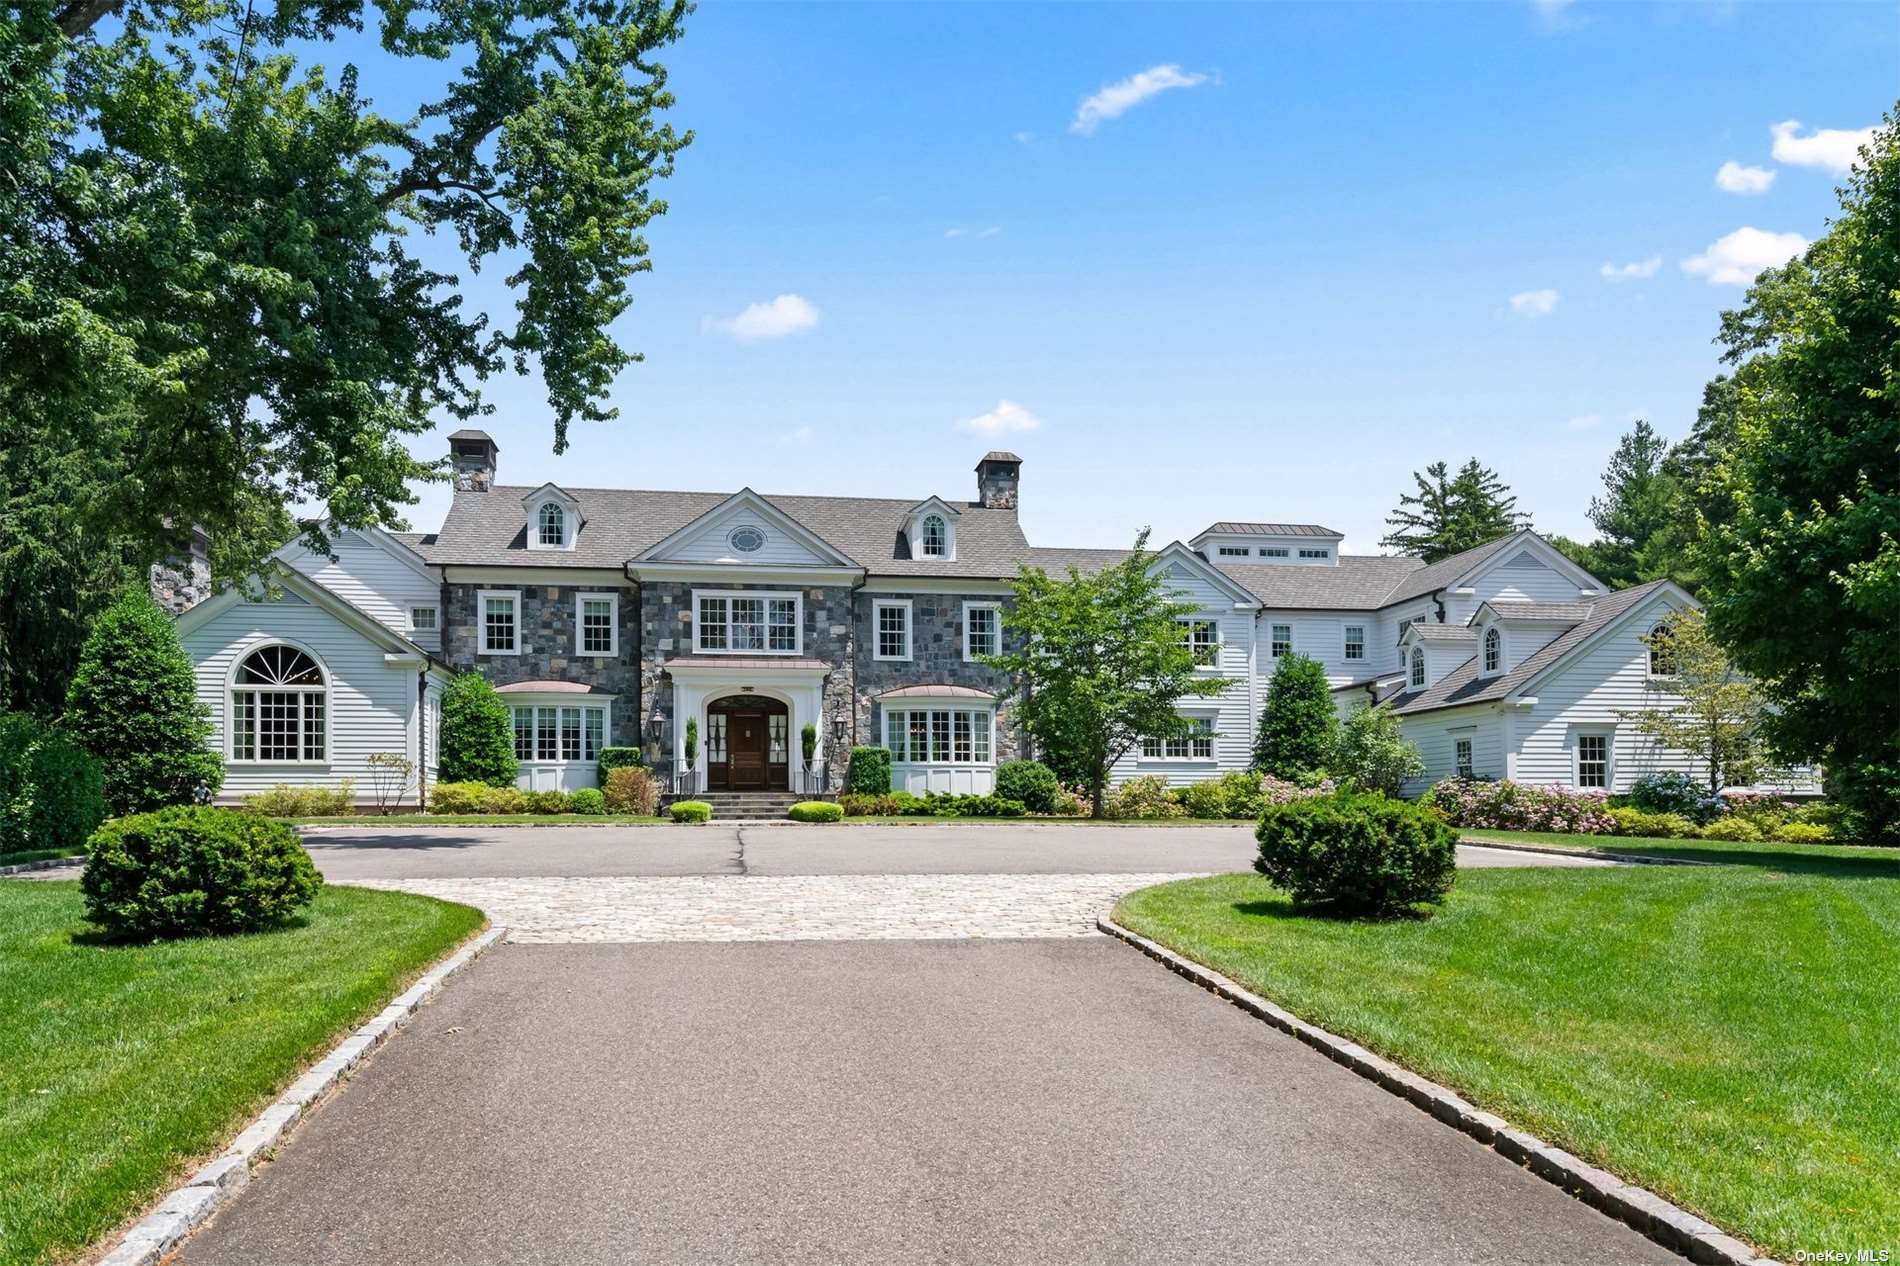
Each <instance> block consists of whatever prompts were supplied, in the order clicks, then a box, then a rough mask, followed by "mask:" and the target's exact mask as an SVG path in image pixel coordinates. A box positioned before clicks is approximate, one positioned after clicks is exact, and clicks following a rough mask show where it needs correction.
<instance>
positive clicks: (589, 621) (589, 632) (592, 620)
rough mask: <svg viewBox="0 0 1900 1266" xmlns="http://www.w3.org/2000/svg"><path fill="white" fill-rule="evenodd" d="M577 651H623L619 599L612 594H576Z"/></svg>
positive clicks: (575, 649)
mask: <svg viewBox="0 0 1900 1266" xmlns="http://www.w3.org/2000/svg"><path fill="white" fill-rule="evenodd" d="M574 653H575V654H577V655H595V656H598V655H617V654H619V653H620V599H619V598H618V597H617V596H616V595H614V594H611V593H582V594H576V595H574Z"/></svg>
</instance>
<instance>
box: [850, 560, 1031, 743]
mask: <svg viewBox="0 0 1900 1266" xmlns="http://www.w3.org/2000/svg"><path fill="white" fill-rule="evenodd" d="M880 598H883V599H895V600H897V601H901V602H909V603H910V623H911V629H910V656H911V657H910V658H909V659H907V660H889V659H877V658H874V652H873V647H874V646H875V645H876V636H877V625H876V623H875V621H876V606H875V603H876V601H877V600H878V599H880ZM966 602H994V603H997V604H998V605H999V606H1006V605H1008V603H1007V600H1006V599H1003V598H1000V597H998V596H997V595H996V594H993V593H892V594H868V593H860V594H858V596H857V610H856V622H857V630H858V634H857V642H858V657H857V662H856V666H855V667H856V683H855V686H856V688H855V691H854V700H853V716H854V717H855V720H856V739H855V741H856V742H858V743H869V744H875V743H878V742H880V741H881V739H880V734H879V729H878V715H877V697H878V696H879V695H881V694H883V693H884V692H885V691H887V690H895V689H897V688H898V687H900V686H970V687H973V688H975V689H977V690H982V691H985V692H987V693H989V694H992V695H996V696H997V697H999V698H1001V697H1002V696H1004V695H1005V694H1006V693H1007V692H1008V691H1009V688H1010V683H1009V678H1008V677H1007V676H1006V675H1004V674H1003V673H1000V672H998V671H997V670H996V669H994V668H991V667H990V666H989V665H988V664H977V663H970V662H968V661H966V660H965V659H964V658H963V604H964V603H966ZM1005 645H1006V646H1008V645H1010V643H1008V642H1005ZM1006 711H1007V710H1006V709H1001V708H999V709H998V715H997V718H996V760H997V762H998V763H999V764H1000V763H1001V762H1003V761H1006V760H1012V759H1014V758H1015V757H1016V755H1017V753H1018V752H1020V751H1021V749H1022V739H1021V735H1020V734H1018V733H1017V732H1016V729H1015V727H1014V726H1011V725H1009V724H1007V723H1006V715H1005V714H1006Z"/></svg>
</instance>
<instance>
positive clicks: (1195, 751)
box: [1141, 717, 1214, 760]
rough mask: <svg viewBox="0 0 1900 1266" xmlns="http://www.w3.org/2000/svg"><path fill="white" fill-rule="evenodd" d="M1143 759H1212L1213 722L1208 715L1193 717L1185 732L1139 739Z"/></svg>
mask: <svg viewBox="0 0 1900 1266" xmlns="http://www.w3.org/2000/svg"><path fill="white" fill-rule="evenodd" d="M1141 755H1142V759H1144V760H1213V759H1214V722H1213V719H1212V718H1210V717H1194V718H1192V719H1191V720H1190V721H1189V722H1188V731H1187V733H1185V734H1175V735H1171V736H1169V737H1167V738H1155V737H1154V736H1153V735H1150V736H1148V737H1147V738H1144V739H1142V740H1141Z"/></svg>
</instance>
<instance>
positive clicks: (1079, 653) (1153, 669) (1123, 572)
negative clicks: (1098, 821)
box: [983, 529, 1233, 818]
mask: <svg viewBox="0 0 1900 1266" xmlns="http://www.w3.org/2000/svg"><path fill="white" fill-rule="evenodd" d="M1153 563H1154V555H1152V554H1150V553H1149V552H1148V533H1147V531H1146V530H1145V529H1144V530H1143V531H1142V533H1141V535H1140V536H1139V537H1137V538H1136V540H1135V548H1134V550H1133V552H1131V553H1130V554H1129V556H1128V557H1127V558H1126V559H1124V560H1123V561H1121V562H1119V563H1117V564H1115V565H1114V566H1113V567H1106V568H1103V569H1102V570H1101V571H1098V572H1096V573H1094V574H1093V575H1087V576H1085V575H1083V574H1082V573H1080V572H1079V571H1077V570H1076V569H1075V568H1074V567H1071V568H1069V574H1068V577H1067V579H1063V580H1052V579H1050V577H1049V575H1048V574H1047V573H1046V572H1044V571H1043V570H1042V569H1041V568H1039V567H1024V568H1023V569H1022V571H1021V572H1020V573H1019V574H1018V575H1017V577H1016V603H1015V606H1014V607H1013V608H1006V609H1005V610H1004V612H1003V627H1004V628H1005V629H1007V630H1009V631H1010V632H1011V633H1012V634H1014V635H1015V636H1014V637H1012V638H1011V639H1010V640H1011V643H1012V644H1013V645H1016V646H1019V647H1020V648H1021V649H1020V650H1017V651H1014V652H1011V653H1009V654H1005V655H986V656H984V657H983V662H984V663H987V664H990V665H991V666H993V667H996V668H1000V669H1002V670H1003V671H1004V672H1006V673H1009V674H1010V675H1011V677H1012V678H1013V679H1014V682H1015V687H1016V698H1017V701H1018V702H1017V705H1016V707H1017V711H1016V715H1017V717H1018V718H1019V719H1020V720H1021V722H1022V725H1023V728H1024V729H1025V730H1027V731H1028V732H1029V733H1030V734H1031V735H1032V736H1033V737H1034V738H1035V740H1036V743H1037V746H1038V748H1039V749H1040V750H1041V751H1042V752H1043V753H1044V759H1045V760H1046V761H1047V762H1048V763H1049V764H1050V765H1052V766H1054V767H1056V768H1058V769H1068V770H1073V771H1075V772H1076V773H1078V774H1080V775H1082V781H1083V782H1084V783H1085V784H1086V785H1087V786H1088V789H1089V803H1090V812H1091V815H1092V816H1094V817H1098V818H1099V817H1101V816H1102V815H1103V808H1104V804H1103V801H1104V798H1105V797H1104V794H1103V792H1104V788H1106V787H1107V785H1108V772H1109V770H1110V769H1111V768H1112V767H1113V766H1114V764H1115V762H1116V761H1117V760H1119V759H1121V757H1123V756H1124V755H1126V754H1127V753H1128V752H1130V751H1132V750H1133V749H1134V747H1135V745H1136V744H1138V743H1140V742H1141V740H1142V739H1143V738H1174V737H1179V736H1181V735H1183V734H1186V733H1187V731H1188V729H1189V727H1190V723H1189V722H1188V721H1187V719H1186V718H1184V717H1182V716H1181V715H1180V714H1179V713H1177V712H1176V711H1175V705H1176V704H1177V703H1179V702H1180V701H1181V700H1182V699H1185V698H1191V697H1199V696H1204V695H1213V694H1219V693H1220V692H1221V691H1222V690H1224V689H1226V688H1227V687H1228V686H1229V685H1231V684H1233V683H1231V682H1229V681H1227V680H1225V679H1223V678H1218V677H1207V676H1204V675H1202V674H1201V673H1200V672H1199V671H1198V670H1197V669H1196V666H1195V661H1194V654H1193V652H1192V651H1191V650H1190V649H1189V648H1188V645H1187V642H1186V640H1185V639H1184V638H1183V637H1182V630H1181V625H1180V624H1179V623H1178V621H1179V620H1181V619H1183V618H1185V617H1187V616H1190V615H1192V614H1194V613H1195V611H1196V610H1197V609H1198V608H1196V607H1194V606H1193V605H1191V604H1188V603H1184V602H1179V601H1176V600H1175V599H1176V595H1175V594H1174V592H1173V591H1172V590H1171V589H1169V588H1168V584H1167V581H1166V579H1165V577H1163V576H1161V575H1158V574H1157V573H1156V571H1155V569H1154V567H1153Z"/></svg>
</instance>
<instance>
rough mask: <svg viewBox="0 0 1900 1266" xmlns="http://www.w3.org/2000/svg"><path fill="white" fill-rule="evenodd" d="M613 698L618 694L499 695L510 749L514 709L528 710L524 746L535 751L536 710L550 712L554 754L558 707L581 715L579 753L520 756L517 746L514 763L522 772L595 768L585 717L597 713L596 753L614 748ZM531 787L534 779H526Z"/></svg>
mask: <svg viewBox="0 0 1900 1266" xmlns="http://www.w3.org/2000/svg"><path fill="white" fill-rule="evenodd" d="M617 698H619V696H618V695H597V694H584V695H579V694H574V693H572V692H571V691H570V692H566V693H562V692H559V691H522V692H518V693H515V694H507V695H502V696H501V701H502V704H503V706H504V707H506V708H507V709H508V742H509V744H510V745H511V746H515V736H516V730H515V711H516V709H518V708H526V709H529V710H530V716H531V718H532V719H531V720H530V722H529V728H528V747H529V749H530V750H531V751H538V750H539V747H540V742H541V731H540V715H539V714H540V709H542V708H552V709H554V749H555V751H557V752H558V751H559V750H560V749H561V712H560V710H561V709H562V708H574V709H576V710H577V711H579V712H580V713H581V714H582V715H581V754H580V755H579V756H523V755H522V754H521V752H520V749H519V747H518V746H516V747H515V760H516V762H517V763H518V764H519V765H520V766H521V769H522V770H523V771H524V772H525V771H526V770H527V769H529V768H530V767H533V768H535V769H565V768H569V767H573V766H581V767H586V766H590V765H598V764H599V763H600V751H596V752H595V753H594V755H592V756H588V755H587V716H586V714H587V713H588V712H589V711H595V712H599V713H600V750H601V751H604V750H605V749H607V748H609V747H612V746H613V745H614V706H613V705H614V700H615V699H617ZM533 786H534V780H533V779H532V778H529V780H528V788H529V789H531V788H532V787H533Z"/></svg>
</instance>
